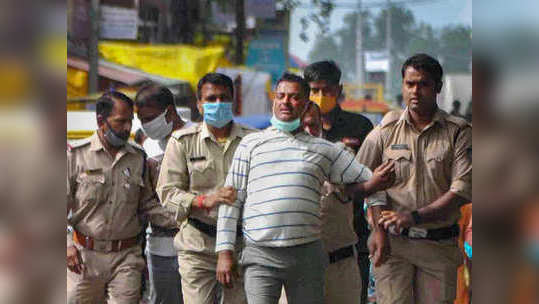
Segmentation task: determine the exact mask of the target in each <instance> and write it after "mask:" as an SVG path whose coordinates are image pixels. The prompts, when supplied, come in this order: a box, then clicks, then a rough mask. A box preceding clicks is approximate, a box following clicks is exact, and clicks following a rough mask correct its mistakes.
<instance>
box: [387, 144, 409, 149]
mask: <svg viewBox="0 0 539 304" xmlns="http://www.w3.org/2000/svg"><path fill="white" fill-rule="evenodd" d="M391 150H410V149H408V145H407V144H395V145H391Z"/></svg>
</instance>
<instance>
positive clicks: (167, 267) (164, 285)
mask: <svg viewBox="0 0 539 304" xmlns="http://www.w3.org/2000/svg"><path fill="white" fill-rule="evenodd" d="M147 257H148V272H149V274H150V303H151V304H183V296H182V283H181V277H180V273H179V272H178V257H175V256H173V257H163V256H159V255H153V254H148V255H147Z"/></svg>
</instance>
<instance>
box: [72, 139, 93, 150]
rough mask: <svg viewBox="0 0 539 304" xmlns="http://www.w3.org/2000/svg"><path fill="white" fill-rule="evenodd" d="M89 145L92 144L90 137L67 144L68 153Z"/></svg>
mask: <svg viewBox="0 0 539 304" xmlns="http://www.w3.org/2000/svg"><path fill="white" fill-rule="evenodd" d="M89 144H90V137H87V138H84V139H80V140H75V141H73V142H70V143H68V144H67V151H72V150H75V149H77V148H81V147H84V146H86V145H89Z"/></svg>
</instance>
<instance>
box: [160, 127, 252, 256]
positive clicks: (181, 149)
mask: <svg viewBox="0 0 539 304" xmlns="http://www.w3.org/2000/svg"><path fill="white" fill-rule="evenodd" d="M253 131H254V130H253V129H250V128H248V127H245V126H242V125H239V124H236V123H233V125H232V130H231V132H230V136H229V137H228V140H227V142H226V143H224V144H220V143H218V141H217V139H216V138H215V136H214V135H213V134H212V133H211V132H210V131H209V130H208V126H207V125H206V123H205V122H203V123H202V124H198V125H196V126H193V127H190V128H187V129H181V130H178V131H175V132H174V133H172V137H171V138H170V140H169V142H168V144H167V148H166V151H165V156H164V157H163V161H162V163H161V170H160V172H159V179H158V182H157V194H158V195H159V198H160V199H161V202H162V204H164V205H165V206H166V208H167V209H168V210H170V211H173V212H174V213H175V214H176V217H175V218H176V221H177V222H178V223H180V224H181V228H180V229H184V227H185V226H186V224H187V221H186V219H187V218H188V217H191V218H195V219H198V220H199V221H201V222H204V223H206V224H209V225H213V226H215V225H216V224H217V210H218V208H213V209H212V210H208V211H206V210H201V209H198V208H195V209H191V203H192V201H193V200H194V199H195V197H196V196H198V195H200V194H208V193H212V192H214V191H216V190H217V189H219V188H221V187H223V185H224V182H225V178H226V176H227V174H228V170H229V167H230V164H231V163H232V159H233V157H234V152H235V151H236V148H237V146H238V144H239V143H240V141H241V139H242V138H243V137H244V136H245V135H247V134H248V133H251V132H253ZM189 228H191V227H189ZM193 229H196V228H193ZM200 245H202V244H200ZM182 247H184V246H182ZM196 247H200V248H196V249H195V248H192V249H193V250H195V251H208V252H211V253H212V254H213V251H214V249H215V248H206V247H207V246H204V245H202V246H196ZM182 249H187V250H189V248H182Z"/></svg>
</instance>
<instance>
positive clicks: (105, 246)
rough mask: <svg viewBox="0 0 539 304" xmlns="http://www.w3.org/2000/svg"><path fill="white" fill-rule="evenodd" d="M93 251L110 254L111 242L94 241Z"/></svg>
mask: <svg viewBox="0 0 539 304" xmlns="http://www.w3.org/2000/svg"><path fill="white" fill-rule="evenodd" d="M94 250H95V251H100V252H111V251H112V242H111V241H98V240H94Z"/></svg>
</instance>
